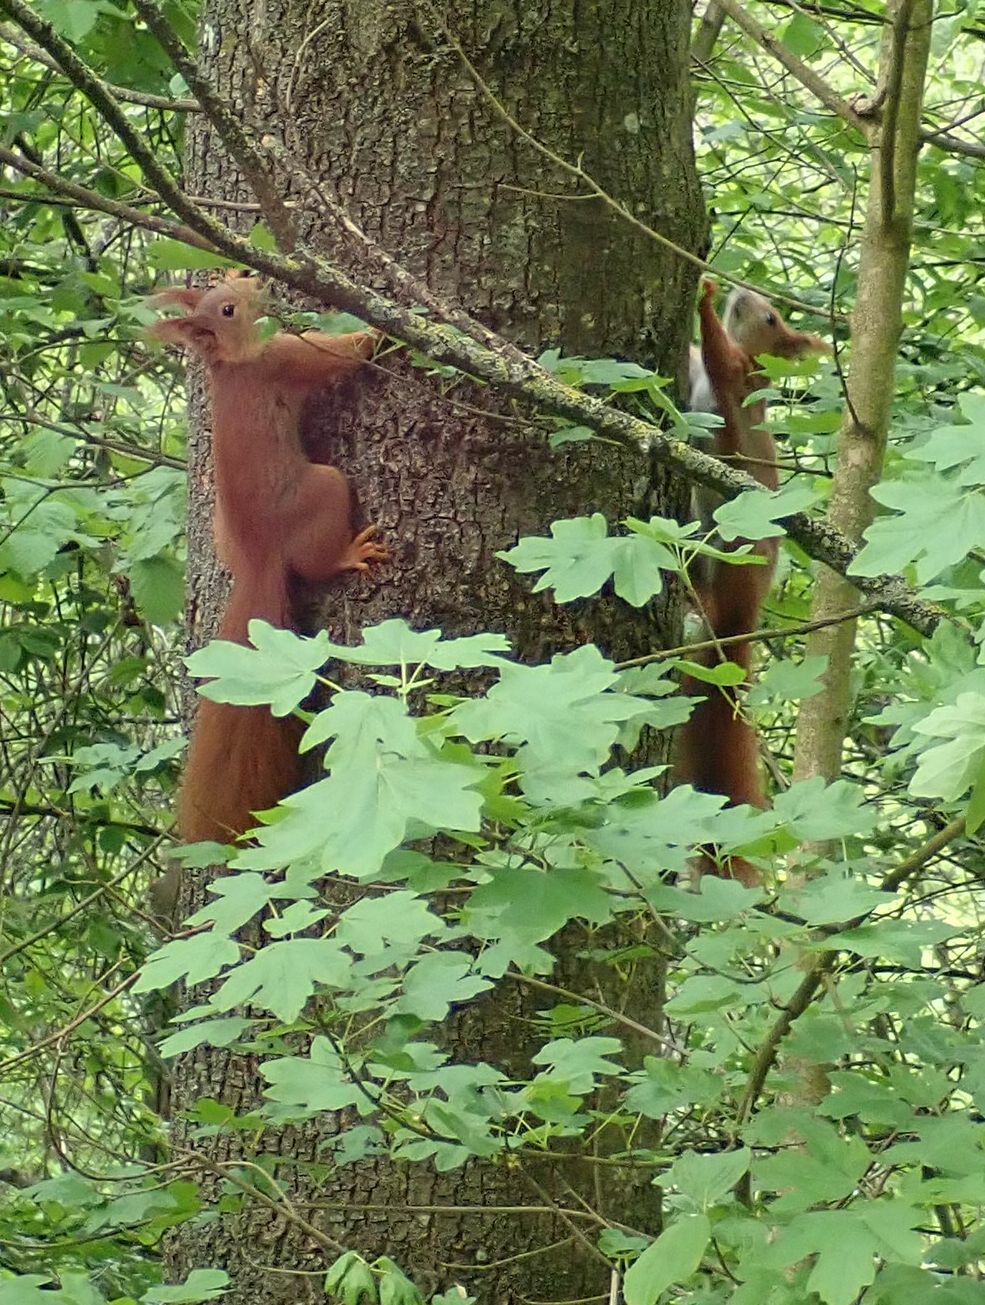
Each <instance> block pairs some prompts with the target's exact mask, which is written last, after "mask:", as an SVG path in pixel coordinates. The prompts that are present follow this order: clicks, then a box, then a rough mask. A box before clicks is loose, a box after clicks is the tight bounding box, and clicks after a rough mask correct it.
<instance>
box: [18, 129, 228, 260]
mask: <svg viewBox="0 0 985 1305" xmlns="http://www.w3.org/2000/svg"><path fill="white" fill-rule="evenodd" d="M0 163H6V164H7V166H8V167H11V168H14V169H15V171H17V172H19V173H21V175H22V176H25V177H30V178H31V180H32V181H40V182H42V183H43V184H44V185H46V186H47V187H48V189H49V190H53V191H55V192H56V194H58V195H63V196H65V198H66V199H69V200H71V201H72V203H73V204H76V205H78V206H79V207H80V208H90V209H95V210H96V211H97V212H99V213H108V214H109V215H110V216H111V217H116V218H119V219H120V220H121V221H123V222H131V223H133V225H134V226H137V227H143V228H144V229H145V230H147V231H153V232H154V233H155V234H156V235H159V236H167V237H168V238H169V239H171V240H179V241H181V243H182V244H183V245H192V246H194V248H196V249H206V250H208V251H209V252H210V253H212V252H214V251H215V245H214V244H213V243H212V242H211V241H210V240H206V239H204V238H203V237H202V236H200V235H198V233H197V232H195V231H192V230H191V229H190V228H189V227H184V226H178V225H177V224H176V223H174V222H168V221H167V220H166V219H165V218H159V217H155V216H154V214H153V213H144V212H143V211H142V210H141V209H139V208H133V207H132V205H130V204H123V203H121V202H120V201H119V200H116V199H109V198H107V196H105V195H100V194H99V193H98V191H95V190H89V189H88V188H87V187H86V186H80V185H78V184H77V183H76V182H74V181H69V180H68V179H67V178H66V177H61V176H59V175H58V174H57V173H55V172H49V171H48V169H47V168H42V167H41V166H40V165H39V164H37V163H32V162H31V160H30V159H26V158H24V156H23V155H22V154H15V153H14V151H13V150H9V149H7V148H6V147H5V146H3V145H0ZM11 198H14V199H20V200H22V201H23V202H24V203H34V204H49V203H58V202H59V201H58V200H56V199H53V198H52V197H51V196H50V195H29V194H21V195H13V196H11Z"/></svg>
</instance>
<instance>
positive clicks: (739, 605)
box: [677, 280, 827, 886]
mask: <svg viewBox="0 0 985 1305" xmlns="http://www.w3.org/2000/svg"><path fill="white" fill-rule="evenodd" d="M714 299H715V285H714V283H713V282H711V281H708V280H706V281H705V282H704V285H703V287H702V294H701V300H700V303H699V305H698V317H699V319H700V323H701V346H700V349H697V348H694V347H692V350H691V358H690V406H691V407H692V408H693V409H697V410H699V411H702V412H717V413H718V415H719V416H720V417H721V418H722V423H723V424H722V425H721V426H718V427H716V428H715V431H714V433H713V440H714V444H713V450H712V451H713V452H714V454H715V455H716V457H720V458H728V459H730V460H733V459H734V460H735V465H737V466H738V468H739V469H740V470H744V471H748V472H749V474H750V475H752V476H753V477H755V479H756V480H758V481H759V483H760V484H761V485H763V486H764V487H765V488H766V489H771V490H772V489H776V488H777V486H778V484H779V481H778V478H777V469H776V444H775V443H774V442H773V437H772V435H771V434H770V433H769V431H768V430H766V428H765V426H764V425H763V423H764V422H765V420H766V400H765V399H757V400H756V402H755V403H751V404H749V405H748V406H743V404H744V402H745V400H746V399H748V397H749V396H750V395H751V394H752V393H753V392H754V391H755V390H757V389H759V388H760V386H761V384H762V377H761V374H760V373H759V372H758V370H757V367H756V362H755V360H756V358H757V357H758V356H759V355H760V354H764V353H765V354H772V355H773V356H774V357H778V358H800V357H803V356H804V355H805V354H808V353H812V352H814V351H818V350H824V349H825V348H826V347H827V346H826V345H825V344H824V341H823V340H820V339H818V337H817V336H815V335H806V334H803V333H802V332H800V331H793V330H791V329H790V327H789V326H787V324H786V323H785V322H784V320H783V318H782V317H781V316H780V314H779V313H778V312H777V311H776V309H775V308H774V307H773V305H772V304H771V303H770V302H769V301H768V300H767V299H764V298H763V296H762V295H759V294H756V293H755V291H752V290H743V289H736V290H733V291H732V293H731V294H730V295H729V298H728V302H727V303H726V305H725V312H724V315H723V321H719V320H718V317H717V316H716V313H715V307H714ZM744 459H749V461H748V462H746V461H744ZM721 502H722V500H721V498H719V497H718V495H716V494H715V493H714V492H713V491H710V490H705V489H701V490H698V491H696V492H695V495H694V510H695V512H696V515H698V516H699V517H700V519H701V521H702V524H703V526H704V528H705V530H706V531H711V530H713V529H714V522H713V521H712V513H713V512H714V510H715V508H716V507H717V506H718V505H719V504H720V503H721ZM747 542H749V541H746V540H741V539H738V540H736V541H735V542H734V543H732V544H728V545H720V546H722V547H726V548H730V549H731V548H736V547H738V546H739V545H740V544H743V543H747ZM752 551H753V553H755V554H757V555H758V556H759V557H762V558H764V559H765V565H758V566H757V565H749V566H733V565H730V564H729V563H728V562H718V561H715V560H714V559H699V562H700V563H701V565H700V567H696V568H695V570H694V574H693V577H692V578H693V582H694V587H695V591H696V593H697V597H698V602H699V604H700V606H701V610H702V615H703V616H704V618H705V620H706V621H707V623H708V625H709V627H710V630H711V633H712V634H713V635H714V636H715V638H718V639H726V638H729V637H730V636H732V635H739V634H749V633H751V632H752V631H753V630H755V629H757V628H758V626H759V613H760V609H761V608H762V605H763V603H764V601H765V599H766V596H767V594H768V593H769V591H770V586H771V585H772V582H773V573H774V571H775V570H776V559H777V551H778V545H777V541H776V540H775V539H762V540H757V541H755V543H754V544H753V547H752ZM726 659H727V660H729V661H733V662H735V663H737V665H739V666H740V667H741V668H742V670H743V672H744V674H745V676H746V678H747V679H748V676H749V672H750V669H751V659H752V646H751V644H749V643H740V644H735V645H730V646H728V647H726V648H725V649H723V651H722V653H719V652H718V651H716V650H712V651H710V652H708V653H706V654H705V655H704V657H703V661H704V664H705V665H708V666H716V665H718V664H719V663H720V662H722V661H724V660H726ZM682 689H683V690H684V692H685V693H689V694H703V695H704V701H703V702H699V703H697V704H696V705H695V707H694V709H693V711H692V712H691V716H690V719H689V720H688V721H687V722H686V724H685V725H684V726H683V727H682V729H681V733H680V738H679V742H678V750H679V751H678V759H677V773H678V777H679V779H680V780H681V782H683V783H688V784H693V785H694V787H695V788H697V789H700V790H701V791H702V792H705V793H720V794H722V795H723V796H725V797H727V798H728V800H729V804H730V805H733V806H735V805H738V804H739V803H748V804H749V805H750V806H753V807H760V808H763V807H766V806H767V805H768V804H767V801H766V795H765V793H764V791H763V784H762V778H761V775H760V758H759V739H758V737H757V735H756V731H755V730H754V729H753V727H752V726H751V725H750V724H749V722H748V721H747V720H746V718H745V717H744V716H743V715H742V714H741V712H740V711H739V710H738V709H737V708H736V705H735V701H734V698H733V697H732V695H731V691H730V692H729V694H728V695H727V694H725V693H723V692H722V691H721V690H718V689H716V688H715V687H714V686H712V685H708V684H704V683H702V682H699V681H696V680H693V679H691V678H687V679H685V681H684V682H683V684H682ZM698 870H699V873H701V874H717V875H722V876H725V877H731V878H734V879H738V880H739V881H740V882H741V883H744V884H746V885H747V886H752V885H754V884H757V883H758V882H759V872H758V871H757V870H756V869H755V867H754V866H752V865H750V864H749V862H748V861H745V860H743V858H742V857H731V858H729V859H727V860H726V861H725V862H724V863H723V864H722V865H719V863H718V862H716V861H715V860H714V859H713V858H712V857H711V856H710V855H709V854H708V853H702V855H701V857H700V862H699V865H698Z"/></svg>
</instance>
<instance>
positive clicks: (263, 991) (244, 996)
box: [211, 938, 351, 1024]
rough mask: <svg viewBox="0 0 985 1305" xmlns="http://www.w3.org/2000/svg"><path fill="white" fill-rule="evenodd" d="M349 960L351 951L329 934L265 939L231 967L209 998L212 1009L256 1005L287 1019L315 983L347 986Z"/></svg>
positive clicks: (297, 1011) (293, 1016)
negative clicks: (249, 956)
mask: <svg viewBox="0 0 985 1305" xmlns="http://www.w3.org/2000/svg"><path fill="white" fill-rule="evenodd" d="M350 965H351V961H350V959H349V957H347V956H346V955H345V953H344V952H343V951H342V948H341V947H340V946H339V945H338V943H337V942H335V941H334V940H332V939H329V938H292V939H290V940H289V941H286V942H274V943H268V944H267V945H266V947H263V948H261V949H260V951H258V952H257V953H256V955H255V956H254V957H253V959H252V960H249V961H247V962H246V963H245V964H243V965H239V966H237V968H236V969H235V970H233V971H232V973H231V974H230V975H229V976H228V978H227V979H226V980H225V982H224V983H223V984H222V986H221V987H220V988H219V990H218V992H216V993H215V994H214V995H213V997H212V1001H211V1004H212V1006H213V1007H214V1008H215V1009H216V1010H232V1009H233V1008H235V1007H239V1006H246V1005H251V1006H260V1007H262V1008H263V1009H264V1010H269V1011H271V1012H272V1013H273V1014H274V1015H276V1016H277V1018H278V1019H280V1020H283V1021H284V1023H286V1024H291V1023H293V1022H294V1020H296V1019H297V1017H298V1016H299V1015H300V1014H301V1011H302V1010H303V1009H304V1006H305V1004H306V1002H307V1001H308V998H309V997H311V996H312V995H313V993H315V992H316V991H318V990H319V986H321V987H326V988H346V987H348V980H349V969H350Z"/></svg>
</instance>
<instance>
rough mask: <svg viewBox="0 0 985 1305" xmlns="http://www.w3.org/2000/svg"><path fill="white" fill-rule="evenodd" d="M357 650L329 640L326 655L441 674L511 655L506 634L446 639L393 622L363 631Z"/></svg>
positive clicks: (489, 663)
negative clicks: (425, 669)
mask: <svg viewBox="0 0 985 1305" xmlns="http://www.w3.org/2000/svg"><path fill="white" fill-rule="evenodd" d="M362 635H363V642H362V644H361V645H360V646H358V647H355V648H348V647H346V646H345V645H344V644H338V643H329V642H327V641H326V643H325V648H326V650H327V651H326V656H327V657H328V656H330V657H334V658H335V659H336V660H337V661H342V662H353V663H355V664H356V665H357V666H433V667H435V669H437V670H441V671H453V670H458V669H460V668H462V669H473V668H475V667H479V666H498V665H500V663H501V661H502V658H503V656H505V655H508V654H509V652H510V644H509V640H508V639H507V638H506V636H505V635H503V634H473V635H468V636H466V637H464V638H461V639H445V638H444V637H443V636H442V633H441V631H440V630H420V631H417V630H412V629H411V628H410V626H409V625H408V624H407V622H406V621H402V620H399V619H396V618H394V619H392V620H389V621H382V622H381V623H380V624H379V625H372V626H369V627H368V628H367V629H365V630H363V632H362Z"/></svg>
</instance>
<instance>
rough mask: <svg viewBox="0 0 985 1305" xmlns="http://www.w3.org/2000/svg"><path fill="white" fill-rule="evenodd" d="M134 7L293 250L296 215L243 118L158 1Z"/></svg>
mask: <svg viewBox="0 0 985 1305" xmlns="http://www.w3.org/2000/svg"><path fill="white" fill-rule="evenodd" d="M133 4H134V8H135V9H136V10H137V12H138V13H139V14H140V16H141V18H143V20H144V22H145V23H146V24H147V26H148V27H149V28H150V30H151V31H152V32H153V33H154V36H155V38H156V39H157V43H158V45H160V47H161V49H162V50H163V51H164V53H165V54H166V55H167V56H168V58H169V59H170V60H171V62H172V63H173V64H174V66H175V67H176V68H177V69H178V71H179V72H180V73H181V75H182V77H183V78H184V79H185V82H186V84H187V85H188V86H189V87H190V89H191V90H193V91H194V92H195V94H196V96H197V97H198V102H199V104H200V105H201V108H202V112H203V113H204V114H205V115H206V117H207V118H208V120H209V121H210V122H211V123H212V126H213V127H214V128H215V130H216V132H217V133H218V135H219V138H220V140H221V141H222V143H223V144H224V145H225V147H226V149H227V150H228V151H229V153H230V154H231V155H232V157H233V158H234V159H235V161H236V162H237V163H238V164H239V167H240V170H241V171H242V173H243V176H244V177H245V178H246V181H247V183H248V184H249V186H250V188H251V189H252V191H253V193H254V194H255V195H256V197H257V199H258V200H259V201H260V204H261V207H262V208H263V215H264V217H265V218H266V219H267V221H268V222H269V223H270V229H271V231H273V233H274V235H275V236H276V237H277V243H278V245H280V247H281V249H285V250H288V251H290V250H292V249H293V248H294V245H295V242H296V240H297V228H296V225H295V222H294V218H293V217H292V215H291V214H290V212H289V211H288V209H287V207H286V205H285V204H284V199H283V196H282V195H281V193H280V190H279V188H278V186H277V184H276V182H275V180H274V177H273V176H272V174H271V171H270V169H269V168H268V167H267V166H266V162H265V160H264V157H263V155H262V154H261V153H260V152H259V150H258V149H257V147H256V145H255V144H254V142H253V141H251V140H250V138H249V135H248V133H247V131H246V130H245V129H244V126H243V121H242V119H241V118H240V117H239V116H238V115H237V114H236V113H235V112H234V111H233V109H232V107H231V106H230V105H229V103H228V102H227V101H226V100H224V99H223V98H222V97H221V96H220V95H217V94H216V92H215V91H214V90H213V88H212V85H211V83H210V82H209V81H208V80H207V79H206V78H205V77H204V76H203V75H202V72H201V70H200V69H199V66H198V64H197V63H196V61H195V60H194V59H193V58H192V56H191V55H190V54H189V53H188V51H187V50H186V49H185V46H184V44H183V43H182V41H181V39H180V37H179V36H178V34H177V33H176V32H175V30H174V29H173V28H172V27H171V25H170V23H169V22H168V21H167V19H166V18H165V17H164V14H163V12H162V11H161V7H160V5H159V4H158V3H156V0H133Z"/></svg>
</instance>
